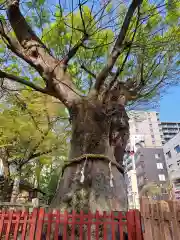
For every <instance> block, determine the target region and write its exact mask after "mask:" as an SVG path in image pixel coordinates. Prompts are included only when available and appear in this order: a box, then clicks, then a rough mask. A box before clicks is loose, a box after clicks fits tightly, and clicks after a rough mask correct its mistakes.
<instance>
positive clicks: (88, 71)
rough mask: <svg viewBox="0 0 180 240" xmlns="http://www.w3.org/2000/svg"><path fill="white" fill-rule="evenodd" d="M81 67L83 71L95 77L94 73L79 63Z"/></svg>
mask: <svg viewBox="0 0 180 240" xmlns="http://www.w3.org/2000/svg"><path fill="white" fill-rule="evenodd" d="M81 68H82V69H83V70H84V71H85V72H87V73H88V74H89V75H91V76H92V77H93V78H95V79H96V75H95V74H94V73H93V72H91V71H90V70H89V69H87V68H86V67H85V66H84V65H81Z"/></svg>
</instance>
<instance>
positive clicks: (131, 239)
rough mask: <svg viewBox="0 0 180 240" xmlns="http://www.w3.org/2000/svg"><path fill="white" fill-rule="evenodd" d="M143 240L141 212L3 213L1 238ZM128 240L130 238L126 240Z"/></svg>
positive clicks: (0, 227)
mask: <svg viewBox="0 0 180 240" xmlns="http://www.w3.org/2000/svg"><path fill="white" fill-rule="evenodd" d="M125 233H126V234H128V240H142V239H143V238H142V231H141V222H140V213H139V211H138V210H130V211H129V212H127V213H125V214H124V213H123V212H112V213H107V212H104V213H103V214H102V215H101V214H100V213H99V212H98V211H97V212H96V213H94V214H93V213H91V212H88V213H86V214H85V213H83V212H82V211H81V212H80V213H78V214H77V213H76V212H74V211H73V212H72V213H68V212H66V211H65V212H64V213H61V212H60V211H58V210H54V211H51V212H46V211H45V209H44V208H40V209H34V210H33V212H32V213H29V212H27V211H15V212H14V211H1V212H0V239H2V240H3V239H5V240H10V239H12V240H15V239H21V240H25V239H29V240H33V239H35V240H40V239H42V240H43V239H46V240H48V239H49V240H50V239H53V240H58V239H63V240H68V239H72V240H73V239H74V240H75V239H80V240H90V239H93V240H94V239H97V240H99V239H104V240H110V239H111V240H117V239H118V240H119V239H121V240H122V239H124V234H125ZM126 239H127V238H126Z"/></svg>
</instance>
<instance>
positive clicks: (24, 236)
mask: <svg viewBox="0 0 180 240" xmlns="http://www.w3.org/2000/svg"><path fill="white" fill-rule="evenodd" d="M28 216H29V212H27V211H24V212H22V213H21V218H22V217H23V218H24V219H23V226H22V237H21V240H25V239H26V231H27V223H28Z"/></svg>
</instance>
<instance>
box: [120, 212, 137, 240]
mask: <svg viewBox="0 0 180 240" xmlns="http://www.w3.org/2000/svg"><path fill="white" fill-rule="evenodd" d="M126 216H127V230H128V240H134V239H135V222H134V221H135V219H134V210H129V212H127V214H126ZM121 231H122V230H121Z"/></svg>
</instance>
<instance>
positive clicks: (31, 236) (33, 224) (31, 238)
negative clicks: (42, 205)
mask: <svg viewBox="0 0 180 240" xmlns="http://www.w3.org/2000/svg"><path fill="white" fill-rule="evenodd" d="M37 216H38V209H37V208H35V209H34V210H33V212H32V216H31V224H30V225H31V227H30V231H29V240H34V234H35V231H36V221H37Z"/></svg>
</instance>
